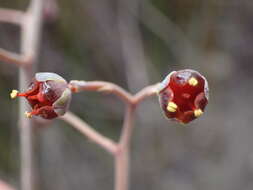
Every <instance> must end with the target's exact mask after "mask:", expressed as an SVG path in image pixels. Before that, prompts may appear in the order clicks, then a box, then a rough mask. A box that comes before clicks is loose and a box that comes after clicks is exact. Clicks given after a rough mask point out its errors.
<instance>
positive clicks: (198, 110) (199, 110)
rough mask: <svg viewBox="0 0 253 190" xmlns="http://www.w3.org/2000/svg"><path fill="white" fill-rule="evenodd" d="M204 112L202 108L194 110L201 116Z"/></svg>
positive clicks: (195, 113)
mask: <svg viewBox="0 0 253 190" xmlns="http://www.w3.org/2000/svg"><path fill="white" fill-rule="evenodd" d="M202 114H203V111H202V110H201V109H197V110H194V115H195V117H199V116H201V115H202Z"/></svg>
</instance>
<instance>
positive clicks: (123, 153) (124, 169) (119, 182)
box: [114, 104, 135, 190]
mask: <svg viewBox="0 0 253 190" xmlns="http://www.w3.org/2000/svg"><path fill="white" fill-rule="evenodd" d="M134 111H135V106H134V105H133V104H129V105H127V108H126V112H125V116H124V123H123V129H122V131H121V136H120V140H119V151H118V154H116V155H115V181H114V183H115V184H114V188H115V190H127V189H128V185H129V145H130V140H131V136H132V131H133V127H134V126H133V116H134Z"/></svg>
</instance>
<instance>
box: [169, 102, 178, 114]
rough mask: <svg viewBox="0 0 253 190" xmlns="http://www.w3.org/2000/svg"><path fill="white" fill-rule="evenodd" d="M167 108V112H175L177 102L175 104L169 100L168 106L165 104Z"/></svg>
mask: <svg viewBox="0 0 253 190" xmlns="http://www.w3.org/2000/svg"><path fill="white" fill-rule="evenodd" d="M167 110H168V111H169V112H176V111H177V104H175V103H174V102H169V103H168V106H167Z"/></svg>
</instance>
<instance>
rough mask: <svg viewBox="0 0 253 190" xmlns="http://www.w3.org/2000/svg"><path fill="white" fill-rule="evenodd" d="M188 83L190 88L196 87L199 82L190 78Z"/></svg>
mask: <svg viewBox="0 0 253 190" xmlns="http://www.w3.org/2000/svg"><path fill="white" fill-rule="evenodd" d="M188 83H189V85H191V86H196V85H197V84H198V83H199V82H198V80H197V79H196V78H194V77H192V78H190V79H189V81H188Z"/></svg>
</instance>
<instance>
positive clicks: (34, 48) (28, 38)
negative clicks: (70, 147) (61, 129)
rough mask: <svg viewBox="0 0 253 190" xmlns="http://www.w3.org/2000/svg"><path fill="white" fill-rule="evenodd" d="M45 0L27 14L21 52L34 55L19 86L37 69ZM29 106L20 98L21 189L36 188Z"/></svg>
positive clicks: (21, 74) (39, 0) (23, 69)
mask: <svg viewBox="0 0 253 190" xmlns="http://www.w3.org/2000/svg"><path fill="white" fill-rule="evenodd" d="M42 2H43V0H32V1H31V3H30V6H29V9H28V11H27V12H26V14H25V17H24V19H25V20H24V22H23V25H22V32H21V34H22V37H21V53H22V54H23V55H24V56H25V57H33V59H32V62H31V63H32V64H29V65H26V66H24V67H20V70H19V88H21V89H25V88H27V86H28V85H29V83H30V81H31V78H32V77H33V75H34V72H35V69H36V65H35V64H36V61H37V55H38V47H39V41H40V28H41V22H42V21H41V15H42V6H43V5H42ZM28 109H30V108H29V106H28V105H27V104H26V103H25V101H24V100H21V99H20V105H19V113H20V114H19V120H20V121H19V125H20V152H21V190H34V189H36V182H37V179H36V175H38V172H37V171H36V164H35V155H34V154H35V150H34V146H35V139H36V138H35V133H34V130H35V121H34V120H33V119H28V118H25V117H24V112H25V111H27V110H28Z"/></svg>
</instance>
